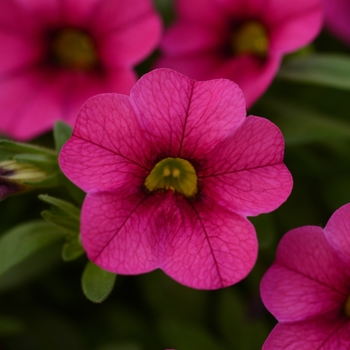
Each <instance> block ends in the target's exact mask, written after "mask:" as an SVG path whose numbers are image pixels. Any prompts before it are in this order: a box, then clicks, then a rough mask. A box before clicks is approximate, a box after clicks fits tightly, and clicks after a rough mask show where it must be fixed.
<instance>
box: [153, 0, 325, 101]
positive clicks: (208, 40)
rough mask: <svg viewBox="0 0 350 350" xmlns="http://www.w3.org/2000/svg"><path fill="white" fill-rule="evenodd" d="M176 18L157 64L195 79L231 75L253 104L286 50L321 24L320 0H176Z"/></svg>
mask: <svg viewBox="0 0 350 350" xmlns="http://www.w3.org/2000/svg"><path fill="white" fill-rule="evenodd" d="M176 5H177V12H178V18H177V21H176V22H175V23H174V24H173V25H172V26H171V27H170V28H169V29H168V31H167V32H166V33H165V37H164V39H163V41H162V43H161V50H162V53H163V57H161V58H160V60H159V61H158V64H157V66H158V67H169V68H173V69H176V70H178V71H179V72H181V73H184V74H186V75H188V76H190V77H191V78H194V79H199V80H201V79H212V78H228V79H231V80H233V81H234V82H236V83H237V84H238V85H239V86H240V87H241V89H242V90H243V93H244V95H245V97H246V100H247V105H248V106H250V105H252V103H253V102H255V101H256V100H257V99H258V97H260V96H261V95H262V93H263V92H264V91H265V90H266V89H267V87H268V86H269V85H270V83H271V81H272V80H273V78H274V76H275V74H276V73H277V71H278V69H279V66H280V62H281V59H282V56H283V55H284V54H286V53H290V52H293V51H295V50H297V49H299V48H301V47H302V46H304V45H306V44H308V43H310V42H311V41H312V40H313V39H314V38H315V36H316V35H317V33H318V32H319V30H320V28H321V22H322V9H321V5H320V1H319V0H293V1H282V0H269V1H263V0H197V1H188V0H177V1H176Z"/></svg>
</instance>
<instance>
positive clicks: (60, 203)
mask: <svg viewBox="0 0 350 350" xmlns="http://www.w3.org/2000/svg"><path fill="white" fill-rule="evenodd" d="M39 199H40V200H42V201H43V202H45V203H48V204H51V205H53V206H54V207H57V208H59V209H60V210H61V211H62V212H63V213H65V214H67V215H68V216H70V217H71V218H74V219H76V220H78V221H79V218H80V210H79V209H78V208H77V207H76V206H75V205H73V204H71V203H69V202H67V201H64V200H62V199H59V198H55V197H51V196H49V195H47V194H41V195H39Z"/></svg>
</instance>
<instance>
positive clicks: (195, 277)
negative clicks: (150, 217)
mask: <svg viewBox="0 0 350 350" xmlns="http://www.w3.org/2000/svg"><path fill="white" fill-rule="evenodd" d="M167 200H168V202H167V205H166V206H165V205H164V204H163V207H162V208H159V209H158V213H157V216H158V218H157V221H155V222H154V223H155V225H156V226H155V227H159V226H160V227H163V226H164V232H162V238H161V241H160V252H161V254H162V258H161V265H160V267H161V268H162V269H163V270H164V271H165V272H166V273H167V274H168V275H169V276H171V277H172V278H174V279H175V280H177V281H178V282H180V283H183V284H185V285H187V286H189V287H192V288H197V289H218V288H222V287H227V286H230V285H232V284H234V283H237V282H238V281H240V280H242V279H243V278H244V277H246V275H247V274H248V273H249V272H250V271H251V269H252V268H253V265H254V263H255V261H256V258H257V239H256V234H255V230H254V227H253V225H252V224H251V223H250V222H249V221H248V220H246V219H245V218H243V217H240V216H238V215H236V214H234V213H230V212H228V211H227V210H226V209H225V208H222V207H220V206H217V205H216V204H214V202H210V203H209V202H207V201H203V202H190V201H188V200H187V199H185V198H184V197H182V196H171V197H170V196H168V198H167ZM164 213H166V215H164Z"/></svg>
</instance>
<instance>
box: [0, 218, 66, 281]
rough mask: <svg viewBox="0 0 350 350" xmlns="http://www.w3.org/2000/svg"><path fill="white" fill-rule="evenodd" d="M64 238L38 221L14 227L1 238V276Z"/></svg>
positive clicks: (49, 225)
mask: <svg viewBox="0 0 350 350" xmlns="http://www.w3.org/2000/svg"><path fill="white" fill-rule="evenodd" d="M63 237H64V232H63V231H62V230H61V229H59V228H56V227H54V226H52V225H51V224H49V223H47V222H45V221H42V220H38V221H32V222H28V223H24V224H21V225H19V226H16V227H14V228H13V229H11V230H10V231H8V232H6V233H5V234H3V235H2V236H1V237H0V257H1V259H0V276H1V275H2V274H3V273H5V272H6V271H8V270H9V269H10V268H11V267H13V266H15V265H17V264H18V263H20V262H21V261H23V260H24V259H26V258H27V257H29V256H30V255H32V254H33V253H35V252H37V251H38V250H40V249H43V248H44V247H46V246H48V245H51V244H53V243H55V242H57V241H59V240H60V239H62V238H63Z"/></svg>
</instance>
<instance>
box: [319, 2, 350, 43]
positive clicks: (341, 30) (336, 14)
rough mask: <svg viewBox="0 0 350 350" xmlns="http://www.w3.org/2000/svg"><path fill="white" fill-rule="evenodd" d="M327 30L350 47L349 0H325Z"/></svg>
mask: <svg viewBox="0 0 350 350" xmlns="http://www.w3.org/2000/svg"><path fill="white" fill-rule="evenodd" d="M323 5H324V16H325V22H326V26H327V28H328V29H329V30H330V31H331V32H332V33H333V34H334V35H336V36H337V37H338V38H340V39H342V40H343V41H344V42H345V43H347V44H348V45H350V3H349V1H348V0H323Z"/></svg>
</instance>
